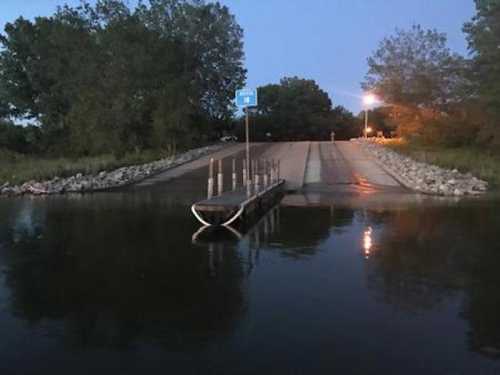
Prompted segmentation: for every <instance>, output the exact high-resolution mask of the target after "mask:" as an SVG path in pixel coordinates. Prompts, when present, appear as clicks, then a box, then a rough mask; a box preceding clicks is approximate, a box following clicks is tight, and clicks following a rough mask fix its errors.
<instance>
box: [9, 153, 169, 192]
mask: <svg viewBox="0 0 500 375" xmlns="http://www.w3.org/2000/svg"><path fill="white" fill-rule="evenodd" d="M167 156H168V155H167V154H166V153H161V152H158V151H145V152H140V153H131V154H127V155H125V156H124V157H122V158H116V157H115V156H114V155H101V156H96V157H86V158H78V159H71V158H43V157H36V156H27V155H21V154H16V153H12V152H9V151H5V150H0V185H2V184H3V183H5V182H10V183H11V184H20V183H23V182H26V181H30V180H37V181H42V180H49V179H52V178H53V177H55V176H58V177H69V176H72V175H75V174H77V173H82V174H96V173H98V172H100V171H103V170H112V169H116V168H120V167H124V166H128V165H134V164H143V163H148V162H151V161H154V160H158V159H161V158H165V157H167Z"/></svg>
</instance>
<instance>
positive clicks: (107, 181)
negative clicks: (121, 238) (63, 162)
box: [0, 144, 227, 196]
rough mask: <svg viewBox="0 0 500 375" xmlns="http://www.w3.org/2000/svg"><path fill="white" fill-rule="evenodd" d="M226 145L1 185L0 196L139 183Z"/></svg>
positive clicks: (49, 192)
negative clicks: (104, 169)
mask: <svg viewBox="0 0 500 375" xmlns="http://www.w3.org/2000/svg"><path fill="white" fill-rule="evenodd" d="M226 146H227V145H226V144H216V145H211V146H206V147H200V148H197V149H193V150H190V151H187V152H185V153H182V154H180V155H177V156H174V157H170V158H165V159H161V160H157V161H154V162H151V163H146V164H141V165H132V166H128V167H121V168H118V169H115V170H112V171H102V172H99V173H98V174H95V175H92V174H89V175H83V174H81V173H78V174H76V175H74V176H71V177H67V178H61V177H54V178H53V179H51V180H47V181H28V182H25V183H23V184H21V185H11V184H9V183H8V182H7V183H4V184H3V185H2V184H0V195H5V196H12V195H14V196H18V195H25V194H30V195H53V194H63V193H84V192H92V191H100V190H107V189H111V188H116V187H120V186H125V185H129V184H132V183H136V182H139V181H141V180H143V179H145V178H147V177H150V176H152V175H154V174H157V173H160V172H163V171H165V170H167V169H169V168H173V167H177V166H179V165H181V164H184V163H187V162H190V161H193V160H195V159H198V158H200V157H202V156H205V155H208V154H211V153H213V152H215V151H219V150H220V149H222V148H223V147H226Z"/></svg>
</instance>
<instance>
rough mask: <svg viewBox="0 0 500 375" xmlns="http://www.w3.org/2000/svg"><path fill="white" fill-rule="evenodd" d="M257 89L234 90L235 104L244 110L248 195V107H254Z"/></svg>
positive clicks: (256, 102)
mask: <svg viewBox="0 0 500 375" xmlns="http://www.w3.org/2000/svg"><path fill="white" fill-rule="evenodd" d="M257 104H258V101H257V90H250V89H243V90H236V105H237V106H238V107H239V108H241V109H243V111H245V142H246V158H247V170H246V174H247V175H246V180H247V195H248V196H250V187H251V186H252V179H251V176H250V130H249V128H250V111H249V107H256V106H257Z"/></svg>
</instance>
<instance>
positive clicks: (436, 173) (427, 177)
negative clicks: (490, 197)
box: [355, 139, 488, 196]
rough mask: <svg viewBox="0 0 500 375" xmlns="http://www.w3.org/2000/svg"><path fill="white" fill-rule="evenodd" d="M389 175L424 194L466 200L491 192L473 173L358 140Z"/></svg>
mask: <svg viewBox="0 0 500 375" xmlns="http://www.w3.org/2000/svg"><path fill="white" fill-rule="evenodd" d="M355 142H357V143H358V144H359V145H360V146H361V147H362V148H363V150H364V151H365V152H367V153H368V154H369V155H371V156H372V157H373V158H374V159H375V160H376V161H377V162H378V163H379V164H380V165H381V166H382V167H383V168H384V169H385V170H386V171H387V172H388V173H389V174H391V175H392V176H393V177H394V178H396V179H397V180H398V181H399V182H400V183H401V184H403V185H404V186H405V187H407V188H409V189H411V190H414V191H417V192H420V193H424V194H432V195H444V196H463V195H477V194H481V193H483V192H485V191H486V190H488V183H487V182H486V181H483V180H480V179H478V178H476V177H474V176H473V175H472V174H470V173H460V172H459V171H458V170H456V169H453V170H449V169H444V168H441V167H437V166H435V165H430V164H426V163H422V162H418V161H415V160H413V159H411V158H409V157H406V156H404V155H401V154H399V153H397V152H394V151H392V150H390V149H388V148H387V147H383V146H382V145H380V144H378V143H377V142H376V141H373V140H368V141H366V140H363V139H358V140H355Z"/></svg>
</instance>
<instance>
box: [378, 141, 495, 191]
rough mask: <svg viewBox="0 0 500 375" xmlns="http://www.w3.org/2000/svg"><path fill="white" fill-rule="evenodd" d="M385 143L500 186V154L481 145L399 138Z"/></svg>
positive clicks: (406, 152) (420, 158)
mask: <svg viewBox="0 0 500 375" xmlns="http://www.w3.org/2000/svg"><path fill="white" fill-rule="evenodd" d="M383 144H384V145H385V146H387V147H389V148H391V149H393V150H394V151H397V152H399V153H401V154H404V155H408V156H410V157H411V158H413V159H415V160H418V161H422V162H426V163H430V164H434V165H438V166H440V167H443V168H449V169H455V168H456V169H458V170H459V171H460V172H464V173H465V172H470V173H472V174H473V175H474V176H476V177H479V178H481V179H483V180H486V181H488V182H489V183H490V185H491V186H492V187H496V188H498V187H500V154H495V153H492V152H491V151H488V150H484V149H481V148H479V147H459V148H445V147H439V146H428V145H422V144H417V143H410V142H406V141H403V140H399V139H389V140H385V141H384V142H383Z"/></svg>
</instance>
